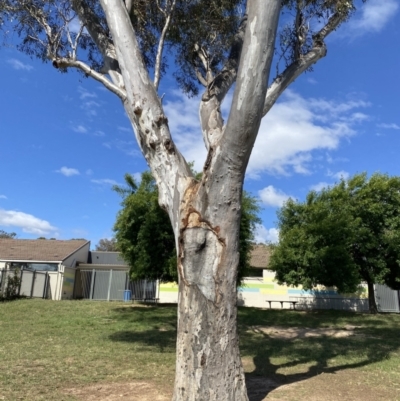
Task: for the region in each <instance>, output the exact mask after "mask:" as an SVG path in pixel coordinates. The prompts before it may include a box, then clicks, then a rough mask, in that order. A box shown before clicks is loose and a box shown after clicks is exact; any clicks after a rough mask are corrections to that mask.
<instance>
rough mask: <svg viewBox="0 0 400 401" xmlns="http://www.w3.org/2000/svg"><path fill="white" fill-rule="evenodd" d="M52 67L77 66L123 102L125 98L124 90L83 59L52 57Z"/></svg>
mask: <svg viewBox="0 0 400 401" xmlns="http://www.w3.org/2000/svg"><path fill="white" fill-rule="evenodd" d="M53 67H55V68H70V67H72V68H77V69H79V70H81V71H83V72H84V73H85V74H86V75H88V76H89V77H91V78H94V79H95V80H96V81H98V82H100V83H102V84H103V85H104V86H105V87H106V88H107V89H108V90H109V91H111V92H112V93H114V94H115V95H117V96H118V97H119V98H120V99H121V100H122V101H123V102H125V100H126V91H124V90H123V89H121V88H119V87H118V86H117V85H114V84H113V83H112V82H111V81H110V80H108V79H107V78H106V77H105V76H104V75H103V74H100V73H99V72H97V71H95V70H93V69H92V68H90V67H89V66H88V65H87V64H85V63H84V62H83V61H79V60H70V59H66V58H60V59H54V60H53Z"/></svg>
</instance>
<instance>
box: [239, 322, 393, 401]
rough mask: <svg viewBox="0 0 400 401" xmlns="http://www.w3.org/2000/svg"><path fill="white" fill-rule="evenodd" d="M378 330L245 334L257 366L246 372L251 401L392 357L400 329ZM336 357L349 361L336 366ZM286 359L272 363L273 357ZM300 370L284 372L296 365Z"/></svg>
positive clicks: (244, 346)
mask: <svg viewBox="0 0 400 401" xmlns="http://www.w3.org/2000/svg"><path fill="white" fill-rule="evenodd" d="M376 334H377V333H376V332H371V331H368V330H357V332H356V335H354V336H349V337H343V338H334V337H328V336H323V337H313V338H291V339H279V338H272V337H270V336H269V335H268V334H265V333H260V332H259V331H257V332H251V330H250V331H248V332H246V333H243V334H242V336H241V353H242V355H244V356H246V355H249V354H252V355H253V363H254V366H255V369H254V370H253V372H251V373H248V374H246V383H247V387H248V391H249V400H250V401H261V400H263V399H264V398H265V397H266V396H267V395H268V394H269V393H270V392H271V391H272V390H274V389H276V388H278V387H280V386H282V385H287V384H292V383H296V382H300V381H303V380H307V379H310V378H312V377H314V376H317V375H320V374H321V373H331V374H332V373H336V372H338V371H342V370H346V369H355V368H360V367H363V366H367V365H369V364H372V363H375V362H379V361H383V360H385V359H388V358H389V355H390V353H391V352H394V351H398V350H399V349H400V339H398V329H396V328H392V329H385V330H383V332H381V333H380V335H379V336H377V335H376ZM335 358H338V359H345V361H346V362H345V363H342V364H340V363H339V364H338V365H334V362H333V360H334V359H335ZM282 359H283V360H284V361H285V362H281V363H279V362H278V363H272V362H271V360H282ZM296 367H297V370H298V371H300V372H296V373H287V374H284V373H280V372H279V371H280V370H281V369H285V368H286V369H289V371H290V368H294V369H295V370H296Z"/></svg>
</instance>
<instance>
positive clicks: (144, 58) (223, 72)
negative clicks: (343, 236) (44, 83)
mask: <svg viewBox="0 0 400 401" xmlns="http://www.w3.org/2000/svg"><path fill="white" fill-rule="evenodd" d="M354 9H355V8H354V5H353V0H307V1H305V0H284V1H282V0H251V1H244V0H232V1H228V0H196V1H192V0H156V1H155V2H146V1H143V0H125V2H124V1H121V0H23V1H20V0H2V1H1V3H0V21H1V22H2V23H3V25H2V27H3V31H4V32H5V33H8V32H12V33H15V36H12V35H11V37H12V38H15V39H14V40H17V38H19V43H18V48H19V49H20V50H21V51H23V52H25V53H27V54H29V55H31V56H36V57H38V58H40V59H42V60H43V61H48V60H50V61H51V63H52V65H53V66H54V67H55V68H58V69H60V71H62V72H65V71H67V70H68V69H70V68H75V69H78V70H79V71H81V72H82V73H83V74H84V75H86V76H88V77H91V78H93V79H96V80H97V81H98V82H99V83H101V84H102V85H104V87H105V88H107V89H108V90H110V91H111V92H112V93H114V94H115V95H116V96H118V97H119V98H120V99H121V101H122V104H123V106H124V109H125V112H126V114H127V116H128V118H129V119H130V121H131V123H132V127H133V128H134V131H135V135H136V139H137V142H138V145H139V148H140V150H141V152H142V154H143V156H144V157H145V158H146V161H147V163H148V165H149V167H150V169H151V172H152V174H153V176H154V178H155V180H156V183H157V187H158V194H159V204H160V206H161V207H162V208H163V209H165V210H166V211H167V212H168V215H169V218H170V221H171V225H172V229H173V232H174V237H175V245H176V247H177V255H178V258H177V269H178V273H179V292H180V296H179V305H178V316H179V318H178V334H177V335H178V338H177V358H176V379H175V388H174V395H173V399H174V401H178V400H187V399H191V400H195V399H207V400H213V399H215V400H219V401H228V400H229V401H231V400H236V401H238V400H247V394H246V386H245V380H244V372H243V367H242V363H241V359H240V353H239V347H238V337H237V329H236V317H237V314H236V296H237V295H236V278H237V269H238V266H239V259H240V257H239V232H240V215H241V196H242V187H243V181H244V177H245V172H246V167H247V164H248V161H249V157H250V154H251V151H252V148H253V146H254V143H255V140H256V137H257V134H258V130H259V127H260V122H261V118H262V117H263V116H264V115H265V114H266V113H267V112H268V111H269V110H270V109H271V107H272V106H273V104H274V103H275V102H276V100H277V99H278V97H279V96H280V95H281V94H282V92H283V91H284V90H285V89H286V88H287V87H288V86H289V85H290V84H291V83H292V82H293V81H294V80H295V79H296V78H297V77H298V76H299V75H300V74H301V73H302V72H304V71H306V70H309V69H310V68H311V66H312V65H313V64H314V63H315V62H317V61H318V60H319V59H320V58H322V57H324V56H325V55H326V52H327V49H326V44H325V39H326V37H327V36H328V35H329V34H331V33H332V32H333V31H334V30H336V28H338V26H339V25H340V24H341V23H342V22H344V21H346V20H347V19H348V18H349V16H350V15H351V13H352V12H353V11H354ZM286 11H288V12H286ZM281 12H286V14H285V19H284V22H283V23H282V26H281V30H280V33H279V34H278V35H277V29H278V22H279V16H280V14H281ZM77 16H78V17H79V21H80V27H79V28H78V29H75V28H74V26H75V24H71V22H72V21H73V20H74V18H76V17H77ZM233 28H235V29H233ZM277 37H278V38H279V42H278V43H276V39H277ZM166 46H168V47H169V50H170V51H169V55H170V57H169V58H168V61H169V62H170V63H172V64H174V69H178V72H177V73H176V74H175V77H176V79H177V81H178V84H180V85H181V87H182V88H183V89H184V90H185V91H186V92H188V93H195V92H196V91H197V90H200V89H199V88H202V91H203V93H202V96H201V100H200V125H201V130H200V131H201V132H202V134H203V138H204V143H205V146H206V149H207V152H208V155H207V158H206V160H205V163H204V167H203V175H202V178H201V180H200V181H198V180H196V179H195V177H194V176H193V173H192V172H191V170H190V168H189V166H188V164H187V162H186V161H185V159H184V157H183V156H182V155H181V153H180V152H179V150H178V149H177V147H176V145H175V143H174V141H173V139H172V136H171V132H170V129H169V125H168V119H167V116H166V115H165V113H164V109H163V105H162V101H161V97H160V96H159V95H158V87H159V82H160V78H161V76H162V75H163V74H164V73H166V71H167V63H166V61H167V60H166V58H165V57H164V56H163V54H164V50H165V47H166ZM275 49H278V50H279V49H280V51H279V56H280V60H281V61H282V62H281V63H279V66H278V68H277V75H276V78H275V79H274V80H273V81H272V82H271V84H270V85H269V82H270V79H269V78H270V77H269V75H270V68H271V63H272V59H273V57H274V54H275ZM150 74H152V75H153V74H154V78H153V79H152V78H151V77H150ZM234 83H235V86H234V89H233V95H232V103H231V111H230V113H229V118H228V121H227V122H226V124H224V122H223V119H222V115H221V103H222V101H223V99H224V98H225V97H226V94H227V93H228V91H229V90H230V89H231V88H232V87H233V84H234ZM268 85H269V86H268ZM271 151H273V149H271ZM194 339H195V340H194Z"/></svg>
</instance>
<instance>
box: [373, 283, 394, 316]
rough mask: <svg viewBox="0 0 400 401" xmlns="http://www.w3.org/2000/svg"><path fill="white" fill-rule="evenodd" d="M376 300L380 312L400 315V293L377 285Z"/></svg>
mask: <svg viewBox="0 0 400 401" xmlns="http://www.w3.org/2000/svg"><path fill="white" fill-rule="evenodd" d="M375 299H376V304H377V306H378V310H379V312H394V313H400V299H399V291H395V290H392V289H390V288H389V287H387V286H386V285H381V284H375Z"/></svg>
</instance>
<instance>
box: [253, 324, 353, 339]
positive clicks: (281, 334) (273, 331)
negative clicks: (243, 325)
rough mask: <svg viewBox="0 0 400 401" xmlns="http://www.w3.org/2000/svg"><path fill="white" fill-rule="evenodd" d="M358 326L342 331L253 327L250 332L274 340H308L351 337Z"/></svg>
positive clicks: (348, 327) (345, 328)
mask: <svg viewBox="0 0 400 401" xmlns="http://www.w3.org/2000/svg"><path fill="white" fill-rule="evenodd" d="M355 329H357V326H345V327H344V328H342V329H336V328H335V329H333V328H317V329H310V328H304V327H279V326H252V327H251V328H250V331H253V332H256V333H257V332H258V333H264V334H267V335H268V336H270V337H272V338H286V339H295V338H307V337H322V336H328V337H335V338H341V337H349V336H353V335H354V334H355Z"/></svg>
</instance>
